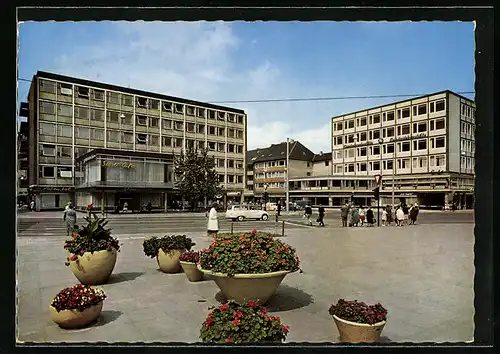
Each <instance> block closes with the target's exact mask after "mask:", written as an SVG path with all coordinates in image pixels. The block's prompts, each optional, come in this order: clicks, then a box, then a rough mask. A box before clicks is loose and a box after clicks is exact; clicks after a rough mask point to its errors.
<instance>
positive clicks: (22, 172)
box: [17, 111, 29, 204]
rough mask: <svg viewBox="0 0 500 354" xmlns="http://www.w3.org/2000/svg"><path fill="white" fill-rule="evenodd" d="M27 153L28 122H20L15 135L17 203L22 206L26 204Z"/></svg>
mask: <svg viewBox="0 0 500 354" xmlns="http://www.w3.org/2000/svg"><path fill="white" fill-rule="evenodd" d="M21 114H24V112H22V111H21ZM28 151H29V145H28V122H25V121H22V122H19V128H18V133H17V201H18V203H22V204H27V203H28V187H29V184H28Z"/></svg>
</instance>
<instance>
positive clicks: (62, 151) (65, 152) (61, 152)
mask: <svg viewBox="0 0 500 354" xmlns="http://www.w3.org/2000/svg"><path fill="white" fill-rule="evenodd" d="M71 150H72V148H71V146H61V145H60V146H58V147H57V156H59V157H65V158H70V157H71Z"/></svg>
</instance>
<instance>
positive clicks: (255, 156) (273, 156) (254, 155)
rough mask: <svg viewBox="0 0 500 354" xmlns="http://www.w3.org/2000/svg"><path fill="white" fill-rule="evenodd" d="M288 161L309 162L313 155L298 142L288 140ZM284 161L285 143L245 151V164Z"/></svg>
mask: <svg viewBox="0 0 500 354" xmlns="http://www.w3.org/2000/svg"><path fill="white" fill-rule="evenodd" d="M289 152H290V156H289V159H290V160H300V161H311V160H312V158H313V157H314V153H313V152H312V151H311V150H309V149H308V148H306V147H305V146H304V145H302V144H301V143H300V142H298V141H293V140H290V151H289ZM282 159H286V142H283V143H279V144H272V145H271V146H268V147H265V148H259V149H254V150H249V151H247V164H249V165H252V164H254V163H255V162H264V161H275V160H282Z"/></svg>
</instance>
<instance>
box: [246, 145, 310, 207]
mask: <svg viewBox="0 0 500 354" xmlns="http://www.w3.org/2000/svg"><path fill="white" fill-rule="evenodd" d="M288 149H289V159H288V161H289V165H290V166H289V178H292V177H298V176H305V175H308V176H309V175H310V174H311V172H312V159H313V157H314V153H313V152H311V150H309V149H308V148H306V147H305V146H304V145H302V144H301V143H300V142H298V141H294V140H291V141H289V146H288ZM286 153H287V143H286V142H283V143H279V144H273V145H271V146H269V147H266V148H261V149H255V150H250V151H248V152H247V164H248V165H247V185H248V189H249V192H248V193H246V195H247V197H249V198H247V199H252V198H254V199H258V200H260V199H262V197H263V195H264V192H267V193H268V196H269V197H268V201H270V202H276V201H278V200H279V199H282V198H285V196H286V189H285V181H286V173H287V162H286V160H287V158H286ZM250 191H252V193H250Z"/></svg>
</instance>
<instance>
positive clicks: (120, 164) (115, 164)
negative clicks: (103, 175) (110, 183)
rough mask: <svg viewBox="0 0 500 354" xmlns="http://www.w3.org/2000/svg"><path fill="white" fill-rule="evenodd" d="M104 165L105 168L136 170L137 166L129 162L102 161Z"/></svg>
mask: <svg viewBox="0 0 500 354" xmlns="http://www.w3.org/2000/svg"><path fill="white" fill-rule="evenodd" d="M102 165H103V166H104V167H120V168H135V165H134V164H133V163H129V162H109V161H106V160H102Z"/></svg>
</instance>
